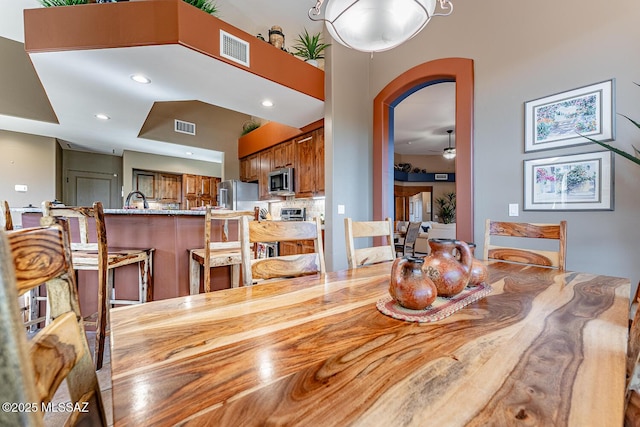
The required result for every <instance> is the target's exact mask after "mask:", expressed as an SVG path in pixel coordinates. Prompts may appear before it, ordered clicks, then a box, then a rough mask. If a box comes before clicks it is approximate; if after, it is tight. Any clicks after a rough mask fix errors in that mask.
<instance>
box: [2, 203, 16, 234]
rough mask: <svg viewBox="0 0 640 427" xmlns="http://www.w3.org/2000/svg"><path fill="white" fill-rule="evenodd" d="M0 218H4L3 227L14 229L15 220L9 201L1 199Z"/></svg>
mask: <svg viewBox="0 0 640 427" xmlns="http://www.w3.org/2000/svg"><path fill="white" fill-rule="evenodd" d="M0 218H2V229H3V230H13V220H12V219H11V210H10V209H9V202H7V201H6V200H0Z"/></svg>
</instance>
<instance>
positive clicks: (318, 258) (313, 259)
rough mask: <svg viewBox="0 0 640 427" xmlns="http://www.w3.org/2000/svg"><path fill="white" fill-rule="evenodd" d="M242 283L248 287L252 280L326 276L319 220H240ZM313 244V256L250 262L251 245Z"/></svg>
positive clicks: (243, 218)
mask: <svg viewBox="0 0 640 427" xmlns="http://www.w3.org/2000/svg"><path fill="white" fill-rule="evenodd" d="M240 232H241V240H240V242H241V252H242V283H243V285H244V286H251V285H252V284H253V281H254V279H262V280H266V279H273V278H283V277H297V276H302V275H306V274H313V273H320V274H324V273H325V264H324V250H323V248H322V229H321V225H320V220H319V219H318V218H314V219H313V220H312V221H249V218H248V217H246V216H243V217H242V222H241V226H240ZM298 240H313V246H314V253H306V254H297V255H284V256H277V257H271V258H262V259H252V256H251V253H252V245H253V244H254V243H258V242H291V241H298Z"/></svg>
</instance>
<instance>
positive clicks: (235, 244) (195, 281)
mask: <svg viewBox="0 0 640 427" xmlns="http://www.w3.org/2000/svg"><path fill="white" fill-rule="evenodd" d="M243 216H248V217H251V218H253V217H254V216H255V213H254V212H252V211H221V210H217V209H215V208H213V207H212V206H207V207H206V211H205V222H204V245H203V246H204V248H202V249H191V250H190V251H189V293H190V295H194V294H197V293H199V292H200V268H201V267H202V268H203V270H204V279H203V283H204V286H203V287H204V292H211V268H212V267H223V266H227V265H228V266H231V287H233V288H237V287H238V286H239V284H240V264H241V263H242V259H241V257H240V239H239V238H238V240H235V241H229V229H228V221H229V220H236V221H238V226H239V224H240V219H241V218H242V217H243ZM214 220H218V221H220V220H223V221H224V226H223V232H222V242H212V241H211V222H212V221H214ZM238 234H239V227H238Z"/></svg>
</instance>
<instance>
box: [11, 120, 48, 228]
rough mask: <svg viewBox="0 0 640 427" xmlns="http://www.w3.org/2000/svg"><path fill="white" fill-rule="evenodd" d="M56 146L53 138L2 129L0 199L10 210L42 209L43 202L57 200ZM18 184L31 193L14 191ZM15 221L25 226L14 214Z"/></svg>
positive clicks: (18, 216)
mask: <svg viewBox="0 0 640 427" xmlns="http://www.w3.org/2000/svg"><path fill="white" fill-rule="evenodd" d="M56 145H57V143H56V141H55V139H53V138H47V137H42V136H36V135H28V134H24V133H17V132H9V131H4V130H0V153H2V156H0V199H5V200H7V201H8V202H9V206H10V207H11V208H19V207H25V206H29V204H31V205H33V206H35V207H40V205H41V204H42V202H43V201H44V200H53V199H55V198H56ZM16 184H20V185H26V186H27V188H28V191H27V192H26V193H25V192H17V191H15V185H16ZM13 220H14V224H16V225H19V224H21V223H22V221H21V218H20V215H16V214H15V213H14V214H13Z"/></svg>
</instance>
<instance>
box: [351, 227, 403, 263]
mask: <svg viewBox="0 0 640 427" xmlns="http://www.w3.org/2000/svg"><path fill="white" fill-rule="evenodd" d="M344 232H345V243H346V246H347V261H348V263H349V268H357V267H361V266H363V265H368V264H375V263H378V262H383V261H393V260H394V259H395V258H396V252H395V246H394V243H393V221H391V218H387V219H386V220H384V221H353V220H352V219H351V218H345V219H344ZM364 237H366V238H372V237H374V238H375V237H382V238H384V239H385V240H386V242H383V244H382V245H377V246H369V247H364V248H358V249H356V247H355V242H354V239H356V238H364ZM373 244H374V245H375V242H374V243H373Z"/></svg>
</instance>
